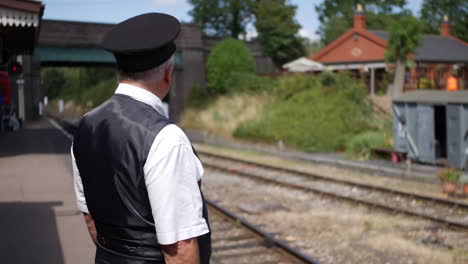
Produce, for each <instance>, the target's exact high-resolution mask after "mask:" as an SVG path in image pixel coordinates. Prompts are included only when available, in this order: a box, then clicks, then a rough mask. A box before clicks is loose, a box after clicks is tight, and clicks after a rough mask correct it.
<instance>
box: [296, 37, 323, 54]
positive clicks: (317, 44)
mask: <svg viewBox="0 0 468 264" xmlns="http://www.w3.org/2000/svg"><path fill="white" fill-rule="evenodd" d="M300 39H301V42H302V45H303V46H304V49H305V51H306V55H307V56H312V55H314V54H315V53H317V52H318V51H319V50H320V49H322V48H323V43H322V42H321V41H320V40H311V39H309V38H304V37H302V38H300Z"/></svg>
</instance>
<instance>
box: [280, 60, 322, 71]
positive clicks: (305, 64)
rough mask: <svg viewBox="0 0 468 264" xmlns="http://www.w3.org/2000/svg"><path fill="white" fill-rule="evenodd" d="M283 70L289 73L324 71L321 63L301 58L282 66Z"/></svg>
mask: <svg viewBox="0 0 468 264" xmlns="http://www.w3.org/2000/svg"><path fill="white" fill-rule="evenodd" d="M283 69H286V70H288V71H289V72H308V71H321V70H323V69H324V67H323V65H322V64H321V63H318V62H315V61H313V60H310V59H307V58H305V57H301V58H299V59H296V60H294V61H291V62H289V63H286V64H284V65H283Z"/></svg>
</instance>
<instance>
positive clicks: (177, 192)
mask: <svg viewBox="0 0 468 264" xmlns="http://www.w3.org/2000/svg"><path fill="white" fill-rule="evenodd" d="M115 93H116V94H124V95H128V96H130V97H132V98H133V99H135V100H138V101H141V102H143V103H145V104H148V105H150V106H152V107H153V108H154V109H156V111H158V112H159V113H160V114H163V115H164V114H165V112H164V109H163V105H162V102H161V100H160V99H159V98H158V97H157V96H156V95H154V94H152V93H151V92H149V91H147V90H144V89H142V88H139V87H136V86H133V85H129V84H123V83H121V84H119V86H118V87H117V90H116V91H115ZM71 155H72V163H73V176H74V184H75V193H76V201H77V206H78V208H79V209H80V210H81V211H83V212H86V213H89V211H88V207H87V206H86V199H85V196H84V192H83V184H82V181H81V177H80V173H79V170H78V167H77V165H76V161H75V157H74V154H73V147H72V151H71ZM143 171H144V177H145V183H146V188H147V191H148V196H149V201H150V204H151V210H152V214H153V218H154V222H155V228H156V234H157V237H158V242H159V244H162V245H168V244H173V243H176V242H177V241H181V240H185V239H189V238H192V237H198V236H201V235H203V234H206V233H208V232H209V229H208V225H207V223H206V221H205V219H204V218H203V216H202V208H203V203H202V198H201V193H200V189H199V187H198V181H199V180H200V179H201V177H202V175H203V172H204V171H203V167H202V164H201V162H200V160H199V159H198V158H197V157H196V156H195V154H194V153H193V150H192V145H191V144H190V141H189V140H188V138H187V136H186V135H185V133H184V132H183V131H182V130H181V129H180V128H179V127H177V126H176V125H173V124H169V125H167V126H165V127H164V128H163V129H161V131H160V132H159V133H158V135H157V136H156V138H155V139H154V141H153V144H152V146H151V149H150V151H149V154H148V157H147V161H146V163H145V165H144V168H143Z"/></svg>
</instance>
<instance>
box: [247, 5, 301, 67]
mask: <svg viewBox="0 0 468 264" xmlns="http://www.w3.org/2000/svg"><path fill="white" fill-rule="evenodd" d="M254 7H255V15H256V21H255V28H256V29H257V32H258V38H257V41H258V42H259V44H260V46H261V48H262V51H263V54H265V55H267V56H270V57H271V58H272V60H273V62H274V63H275V64H276V66H278V67H281V66H282V65H283V64H284V63H287V62H289V61H291V60H294V59H297V58H299V57H301V56H304V55H305V48H304V45H303V43H302V41H301V39H300V37H299V36H298V35H297V33H298V31H299V29H300V28H301V26H300V25H299V24H298V23H297V22H296V21H295V20H294V16H295V14H296V9H297V7H296V6H295V5H292V4H289V3H288V1H286V0H261V1H257V3H256V4H255V5H254Z"/></svg>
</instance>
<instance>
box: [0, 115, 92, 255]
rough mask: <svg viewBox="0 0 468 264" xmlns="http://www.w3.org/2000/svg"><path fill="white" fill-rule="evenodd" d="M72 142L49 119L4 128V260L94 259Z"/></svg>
mask: <svg viewBox="0 0 468 264" xmlns="http://www.w3.org/2000/svg"><path fill="white" fill-rule="evenodd" d="M70 145H71V141H70V140H69V139H68V138H67V137H65V136H64V135H63V134H62V133H61V132H60V131H59V130H57V129H56V128H54V127H53V126H52V125H51V124H50V123H49V122H48V121H47V119H43V120H41V121H38V122H34V123H29V124H26V125H25V128H23V129H21V130H19V131H16V132H4V133H0V232H1V236H2V238H1V239H0V263H5V264H22V263H28V264H31V263H48V264H49V263H51V264H55V263H57V264H61V263H66V264H73V263H76V264H86V263H94V251H95V247H94V244H93V243H92V241H91V239H90V237H89V235H88V231H87V229H86V225H85V223H84V220H83V216H82V214H81V212H79V211H78V210H77V208H76V206H75V198H74V190H73V181H72V168H71V162H70V154H69V153H70V152H69V151H70Z"/></svg>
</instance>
